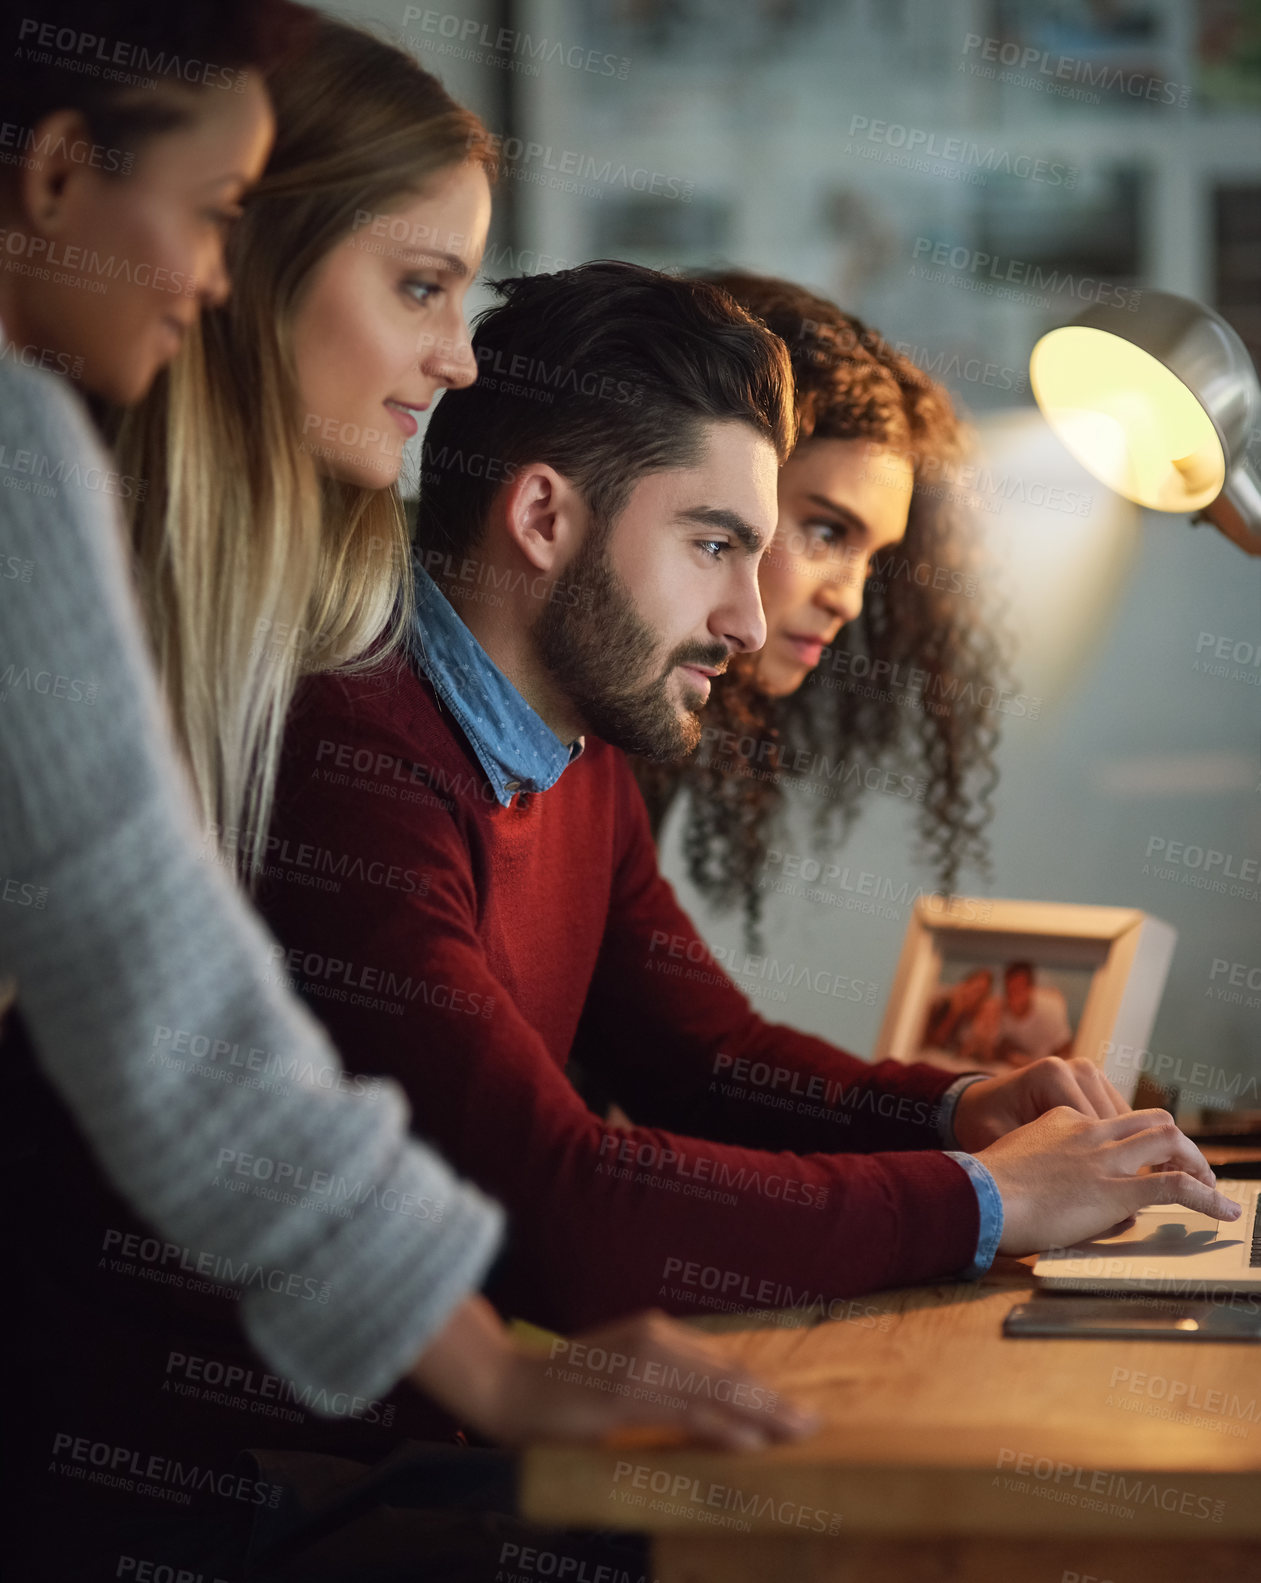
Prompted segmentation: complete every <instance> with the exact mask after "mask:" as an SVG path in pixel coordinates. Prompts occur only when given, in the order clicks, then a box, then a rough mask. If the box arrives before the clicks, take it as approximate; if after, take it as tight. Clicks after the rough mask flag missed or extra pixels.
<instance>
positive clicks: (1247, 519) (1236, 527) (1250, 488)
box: [1191, 457, 1261, 555]
mask: <svg viewBox="0 0 1261 1583" xmlns="http://www.w3.org/2000/svg"><path fill="white" fill-rule="evenodd" d="M1191 520H1192V521H1193V522H1197V523H1198V522H1211V523H1212V524H1213V526H1214V527H1215V528H1216V529H1217V530H1218V532H1219V533H1224V534H1225V535H1226V537H1227V538H1228V539H1229V540H1230V541H1231V543H1232V544H1237V545H1238V546H1239V548H1240V549H1241V550H1242V551H1243V552H1244V554H1245V555H1261V479H1259V478H1258V477H1257V472H1256V469H1255V468H1254V467H1253V465H1252V463H1251V462H1249V461H1248V459H1247V458H1246V457H1245V458H1244V459H1243V461H1241V462H1239V463H1238V464H1237V465H1236V466H1235V467H1233V468H1232V469H1231V472H1230V475H1229V477H1228V478H1227V479H1226V482H1225V484H1224V485H1223V487H1222V492H1221V494H1220V495H1218V497H1217V499H1216V500H1213V501H1210V503H1209V504H1208V505H1207V506H1205V507H1204V509H1203V511H1201V512H1198V513H1197V514H1196V516H1194V517H1193V518H1192V519H1191Z"/></svg>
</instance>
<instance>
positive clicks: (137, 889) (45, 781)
mask: <svg viewBox="0 0 1261 1583" xmlns="http://www.w3.org/2000/svg"><path fill="white" fill-rule="evenodd" d="M0 347H3V351H2V352H0V981H2V980H4V979H5V978H6V977H8V976H10V975H11V976H12V977H13V978H15V979H16V981H17V1004H18V1007H19V1009H20V1011H21V1014H22V1016H23V1018H24V1020H25V1022H26V1025H27V1027H28V1029H29V1032H30V1035H31V1040H32V1043H33V1044H34V1046H35V1049H36V1052H37V1058H38V1060H39V1063H40V1065H41V1067H42V1069H43V1071H44V1073H45V1074H46V1076H47V1077H48V1078H49V1080H50V1081H51V1082H52V1084H53V1085H54V1086H55V1088H56V1090H57V1091H58V1093H59V1094H60V1095H61V1098H62V1099H63V1101H64V1102H65V1103H66V1105H67V1106H68V1107H69V1109H70V1111H71V1113H72V1114H73V1115H74V1117H75V1118H76V1120H77V1123H78V1125H79V1127H80V1128H81V1129H82V1132H83V1133H84V1135H85V1136H86V1138H87V1140H88V1142H89V1145H90V1147H91V1148H92V1150H93V1152H94V1153H95V1155H96V1157H97V1159H98V1160H99V1162H100V1164H101V1166H102V1167H103V1169H104V1171H105V1173H106V1175H107V1176H108V1177H109V1179H110V1181H111V1183H112V1184H113V1186H114V1187H115V1188H116V1190H117V1191H118V1192H120V1193H121V1194H122V1195H123V1196H124V1197H125V1198H126V1199H127V1200H128V1201H129V1202H130V1203H131V1205H132V1206H133V1208H134V1209H135V1210H136V1211H137V1212H138V1213H139V1215H140V1216H141V1217H142V1218H143V1219H144V1220H146V1221H147V1222H148V1223H149V1225H150V1226H152V1227H153V1229H154V1231H155V1232H156V1233H157V1234H158V1235H157V1237H156V1238H155V1239H153V1241H152V1244H151V1245H150V1246H147V1247H134V1246H133V1247H130V1248H124V1247H121V1246H119V1247H115V1248H111V1249H105V1250H103V1252H104V1253H105V1254H107V1255H108V1254H114V1255H117V1256H120V1257H129V1258H131V1259H132V1260H133V1261H136V1262H137V1263H138V1264H144V1265H146V1266H147V1268H148V1271H149V1273H150V1274H152V1273H154V1272H156V1271H158V1270H161V1271H163V1272H164V1273H163V1278H164V1279H165V1278H178V1279H182V1280H183V1281H184V1282H186V1283H192V1282H195V1281H196V1280H198V1279H203V1280H212V1281H223V1282H226V1283H227V1284H229V1285H232V1286H239V1287H240V1288H241V1290H242V1298H241V1309H242V1319H243V1323H244V1326H245V1329H246V1332H247V1334H248V1335H249V1337H250V1339H251V1341H252V1342H253V1344H254V1346H255V1347H256V1349H257V1350H258V1352H259V1353H260V1354H261V1356H262V1358H263V1360H264V1361H265V1362H266V1363H267V1365H268V1366H269V1367H271V1368H273V1369H274V1370H276V1371H277V1372H278V1373H280V1374H283V1375H285V1376H286V1377H287V1378H288V1379H290V1380H292V1381H293V1382H294V1383H295V1384H297V1385H298V1386H299V1387H300V1388H306V1387H311V1388H312V1389H313V1390H314V1391H323V1392H327V1393H328V1395H329V1396H330V1397H331V1396H332V1395H334V1394H335V1393H338V1392H346V1393H349V1394H351V1395H360V1396H366V1397H373V1396H379V1395H381V1394H383V1393H384V1392H385V1391H386V1390H387V1389H388V1388H389V1387H390V1386H391V1385H393V1384H394V1383H395V1382H396V1381H397V1380H398V1379H400V1377H401V1376H402V1375H403V1374H404V1373H405V1371H406V1369H407V1367H408V1366H409V1365H410V1364H411V1363H412V1362H413V1360H414V1359H415V1358H416V1357H417V1356H418V1355H419V1353H420V1352H421V1350H422V1349H423V1347H424V1345H425V1343H426V1340H427V1339H428V1338H430V1337H431V1336H432V1335H433V1334H434V1333H435V1331H436V1330H437V1329H438V1328H440V1326H441V1325H442V1324H443V1322H444V1321H445V1320H446V1318H447V1317H448V1315H449V1314H450V1312H451V1310H452V1308H453V1307H454V1306H455V1304H456V1303H457V1302H459V1301H460V1299H461V1298H463V1297H464V1296H465V1295H467V1293H468V1292H469V1290H470V1288H472V1287H475V1286H476V1285H477V1283H478V1282H479V1280H480V1278H481V1276H482V1274H483V1272H484V1270H485V1268H486V1266H487V1264H488V1263H489V1261H490V1258H491V1257H492V1255H493V1253H494V1250H495V1246H496V1244H497V1242H498V1239H499V1235H500V1230H501V1221H502V1216H501V1212H500V1210H499V1209H498V1207H497V1206H496V1205H493V1204H491V1203H490V1202H488V1201H487V1200H486V1199H485V1198H483V1197H482V1196H481V1195H480V1194H478V1193H477V1192H476V1191H475V1190H474V1189H472V1188H470V1187H469V1186H467V1185H465V1184H463V1183H461V1182H460V1181H458V1180H457V1179H456V1178H455V1177H454V1176H453V1175H452V1173H451V1172H450V1171H449V1170H448V1169H447V1168H446V1166H445V1165H444V1164H443V1163H442V1161H441V1160H439V1159H438V1158H437V1157H436V1156H435V1155H434V1154H432V1153H431V1152H430V1151H429V1150H428V1149H426V1148H425V1147H424V1146H423V1145H421V1144H420V1143H418V1142H415V1141H413V1140H411V1139H409V1136H408V1131H407V1119H408V1118H407V1109H406V1102H405V1101H404V1099H403V1097H402V1094H401V1092H400V1091H399V1090H398V1089H397V1088H396V1087H394V1086H393V1085H391V1084H389V1083H384V1082H376V1083H372V1082H368V1081H367V1080H365V1079H362V1078H356V1079H351V1078H350V1077H349V1076H348V1075H347V1074H346V1073H345V1072H344V1071H343V1069H342V1067H341V1065H340V1063H339V1061H338V1057H337V1054H336V1052H335V1051H334V1050H333V1048H332V1046H331V1045H330V1043H329V1041H328V1038H327V1036H326V1035H325V1033H324V1032H323V1030H322V1029H321V1027H320V1026H319V1024H318V1023H317V1022H316V1021H315V1019H314V1018H313V1017H312V1016H311V1015H310V1014H309V1013H308V1012H307V1011H306V1010H305V1008H304V1007H303V1006H302V1005H301V1003H300V1002H298V1001H297V1000H295V999H294V998H293V997H292V996H291V995H290V994H289V993H288V992H287V990H286V989H285V987H284V984H283V982H282V981H281V980H280V979H279V978H278V976H277V974H276V970H275V966H274V963H275V960H276V959H275V957H274V956H273V946H274V942H273V940H272V937H271V936H270V935H269V934H268V932H267V931H266V929H265V928H264V927H263V925H262V924H261V923H260V921H259V920H258V918H257V917H256V915H255V914H254V913H253V911H252V910H251V908H250V907H249V905H248V904H247V902H246V901H245V899H244V898H243V896H242V894H241V892H240V891H239V889H238V888H237V887H236V885H235V884H234V882H233V881H232V879H231V878H230V876H229V875H228V873H227V872H225V871H224V870H223V869H222V868H221V867H220V866H219V865H218V864H217V863H216V862H215V861H214V853H213V848H212V847H211V846H210V845H209V844H208V843H206V842H205V841H203V839H202V835H201V832H200V829H199V826H198V820H197V815H196V813H195V811H194V805H193V798H192V792H191V788H190V786H189V784H188V782H187V780H186V778H185V774H184V771H183V768H182V764H181V762H180V761H179V759H178V757H177V754H176V750H175V747H174V744H173V741H172V739H171V736H170V733H169V729H168V728H167V725H166V722H165V719H164V717H163V713H162V706H161V701H160V696H159V691H158V684H157V679H156V675H155V672H154V670H153V667H152V664H151V662H150V660H149V657H148V654H147V651H146V649H145V646H144V644H143V640H142V636H141V627H140V617H139V613H138V608H137V605H136V600H135V596H134V593H133V589H132V586H131V577H130V563H129V558H128V551H127V549H126V545H125V539H124V536H123V531H122V528H121V523H120V518H119V515H118V509H117V504H118V497H119V496H120V495H121V494H124V493H125V492H127V491H129V490H131V489H133V488H136V487H143V486H141V485H138V484H137V482H136V481H134V480H128V479H125V478H122V477H120V475H119V474H118V472H117V471H116V470H113V469H111V464H110V462H109V460H108V459H107V457H106V456H105V454H104V453H103V452H102V450H101V448H100V445H99V444H98V442H97V439H96V437H95V435H94V432H93V431H92V429H91V428H90V426H89V423H88V420H87V417H86V414H85V413H84V411H83V409H82V406H81V404H80V403H79V402H78V400H77V399H76V398H75V397H74V395H73V394H72V393H71V391H70V389H69V387H68V386H66V385H65V384H64V383H63V382H62V381H61V380H59V379H57V378H55V377H54V376H52V375H50V374H44V373H40V372H37V371H35V370H32V369H30V368H26V367H23V366H22V363H21V361H20V359H19V358H18V356H17V349H16V348H15V347H14V346H13V345H12V344H9V345H8V346H4V345H3V340H2V337H0ZM242 531H245V530H244V529H243V530H242ZM2 999H3V997H2V996H0V1000H2ZM177 1272H178V1273H177Z"/></svg>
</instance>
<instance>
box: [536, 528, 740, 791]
mask: <svg viewBox="0 0 1261 1583" xmlns="http://www.w3.org/2000/svg"><path fill="white" fill-rule="evenodd" d="M606 542H607V532H606V531H602V530H601V527H600V525H599V524H598V523H595V522H593V523H592V524H591V526H590V528H589V530H588V533H587V538H586V541H585V543H584V544H583V546H582V549H581V550H580V551H579V552H578V556H577V558H576V560H575V561H574V564H573V567H572V568H571V573H570V575H569V576H568V577H565V578H562V579H561V584H560V587H559V588H558V590H557V592H558V593H564V592H565V591H566V590H568V589H572V590H573V591H574V592H575V593H576V595H577V598H576V599H575V600H574V602H573V603H572V604H567V603H565V602H564V600H563V599H549V600H548V602H547V604H546V605H545V606H544V607H543V613H542V615H541V616H540V617H539V619H538V621H537V622H536V623H535V625H534V638H535V642H536V643H537V645H538V655H539V659H540V660H541V661H542V663H543V665H544V666H545V667H546V669H547V671H548V673H549V674H550V675H551V677H552V679H553V680H554V681H555V682H556V684H557V685H558V686H559V687H560V688H561V690H562V691H563V692H564V694H565V696H566V698H567V699H568V700H569V702H570V703H571V704H572V705H573V706H574V708H575V710H576V711H577V712H578V714H579V715H580V716H581V717H582V719H583V721H584V722H585V723H586V726H587V728H588V729H589V730H591V731H593V732H595V734H596V735H597V736H600V737H603V738H604V740H605V741H606V742H611V743H612V744H613V745H614V746H615V747H619V748H622V749H623V750H624V751H625V752H627V753H638V754H641V755H642V756H643V757H644V758H648V759H656V760H658V761H659V762H663V763H665V762H669V761H670V760H672V759H680V758H686V757H687V755H688V754H689V753H693V752H695V750H696V748H697V747H698V746H699V744H700V740H701V722H700V717H699V715H698V714H697V712H696V711H695V710H692V709H688V710H686V711H685V712H684V713H682V714H680V712H679V708H678V705H677V704H676V703H675V702H674V700H673V698H672V696H671V678H672V676H673V675H674V672H675V669H676V667H677V666H679V665H686V664H696V665H706V666H710V667H716V666H719V665H723V664H725V663H726V660H727V657H728V656H727V649H726V646H725V645H724V644H713V645H711V646H710V647H709V648H708V649H703V648H702V647H701V646H699V645H697V644H695V643H684V644H681V645H680V646H679V647H678V648H676V649H675V650H673V651H672V652H671V654H670V655H669V656H668V657H667V659H666V661H665V663H664V664H658V663H657V660H656V656H657V655H658V653H659V651H660V647H661V646H660V643H659V642H658V639H657V636H656V634H655V633H654V632H653V630H652V628H651V627H650V626H648V624H647V623H646V622H645V621H644V620H643V618H642V617H641V616H640V614H639V611H638V610H637V609H636V607H635V601H634V598H633V597H632V595H631V591H630V589H629V588H627V586H626V584H625V583H624V582H623V581H622V580H621V578H620V577H619V576H618V575H617V573H616V571H615V570H614V568H613V565H612V563H611V562H610V560H609V558H608V554H607V551H606V548H605V545H606ZM698 707H701V706H699V705H698Z"/></svg>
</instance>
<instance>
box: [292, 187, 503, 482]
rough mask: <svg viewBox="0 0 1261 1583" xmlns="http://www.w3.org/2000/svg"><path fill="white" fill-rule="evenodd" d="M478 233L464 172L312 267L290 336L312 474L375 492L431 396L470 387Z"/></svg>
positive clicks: (482, 237) (484, 202)
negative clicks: (467, 303) (469, 309)
mask: <svg viewBox="0 0 1261 1583" xmlns="http://www.w3.org/2000/svg"><path fill="white" fill-rule="evenodd" d="M365 213H366V211H365ZM489 226H490V184H489V182H488V181H487V178H486V172H485V171H484V170H483V169H482V167H481V166H480V165H475V164H471V163H465V164H461V165H457V166H455V167H454V168H453V169H452V170H450V171H447V172H445V173H444V174H443V175H442V176H441V177H439V178H438V179H437V181H435V182H434V183H433V185H432V186H431V187H430V188H429V189H428V190H427V191H426V192H425V193H423V194H422V195H420V196H417V195H416V194H414V193H413V194H409V195H407V196H406V197H403V198H400V199H398V200H397V201H396V202H394V203H392V204H391V205H389V206H388V208H386V209H383V210H382V212H381V213H379V214H368V215H367V217H366V218H362V219H361V220H360V221H359V223H358V224H357V225H356V227H355V229H354V230H352V231H351V232H350V234H349V235H347V236H345V237H343V238H342V240H341V241H340V242H338V243H337V244H336V246H334V247H333V248H331V249H330V250H329V252H328V253H326V254H325V256H324V257H323V258H322V259H321V260H320V261H319V263H318V264H317V265H316V267H315V269H314V270H313V272H312V275H311V278H310V280H309V281H308V282H307V283H306V286H305V288H304V290H303V292H302V295H301V297H300V298H299V300H298V304H297V309H296V311H295V314H294V319H293V332H292V334H293V357H294V366H295V368H296V370H297V379H298V396H299V402H300V405H301V413H300V418H299V426H300V430H301V434H302V439H303V443H304V444H305V445H306V447H307V448H308V449H309V450H310V452H311V454H312V455H313V456H314V457H315V459H316V464H317V466H319V468H320V470H321V471H322V472H324V473H326V474H328V475H329V476H331V477H334V478H339V479H341V480H342V481H343V482H345V483H350V484H357V485H359V486H360V487H361V488H364V489H384V488H385V487H386V486H387V485H389V484H392V483H393V482H394V481H395V479H396V478H397V477H398V474H399V470H400V468H401V467H402V464H403V446H404V445H405V444H406V442H407V441H408V440H409V439H411V437H412V436H413V435H414V434H415V433H416V432H417V430H418V428H419V421H418V420H419V418H420V415H421V413H423V412H424V411H425V409H426V408H427V407H428V406H429V405H430V403H431V402H432V401H433V400H434V398H435V397H436V396H437V394H438V392H439V391H440V390H443V389H445V388H450V389H457V388H460V387H462V386H465V385H471V384H472V383H473V381H474V380H475V379H476V378H477V364H476V361H475V359H474V357H473V350H472V346H471V345H470V342H469V331H468V325H467V323H466V322H465V318H464V298H465V294H466V293H467V291H468V288H469V285H470V283H471V282H472V280H473V277H474V276H475V275H476V273H477V270H478V266H479V265H480V263H481V258H482V253H483V251H484V249H485V246H486V232H487V230H488V228H489Z"/></svg>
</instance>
